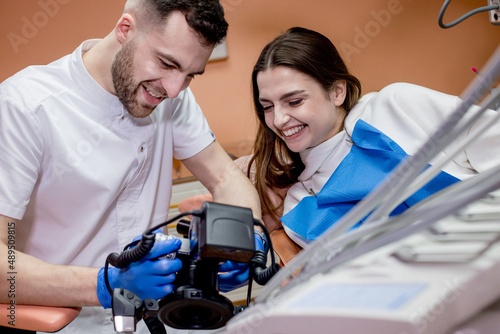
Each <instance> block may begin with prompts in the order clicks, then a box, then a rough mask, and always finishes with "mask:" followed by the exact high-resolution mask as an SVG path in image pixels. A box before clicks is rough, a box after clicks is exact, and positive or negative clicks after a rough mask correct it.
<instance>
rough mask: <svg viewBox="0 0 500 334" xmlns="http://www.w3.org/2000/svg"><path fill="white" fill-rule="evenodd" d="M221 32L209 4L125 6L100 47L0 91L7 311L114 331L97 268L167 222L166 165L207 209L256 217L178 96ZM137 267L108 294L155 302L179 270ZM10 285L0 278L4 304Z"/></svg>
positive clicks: (85, 47)
mask: <svg viewBox="0 0 500 334" xmlns="http://www.w3.org/2000/svg"><path fill="white" fill-rule="evenodd" d="M226 31H227V23H226V21H225V20H224V14H223V9H222V7H221V6H220V4H219V2H218V1H217V0H205V1H201V2H200V1H196V0H179V1H174V0H162V1H160V0H128V1H127V2H126V5H125V10H124V12H123V14H122V16H121V17H120V19H119V20H118V22H117V24H116V27H115V29H114V30H113V31H112V32H111V33H110V34H109V35H108V36H106V37H105V38H104V39H102V40H95V41H86V42H84V43H83V44H82V45H81V46H80V47H79V48H78V49H77V50H76V51H75V52H73V54H71V55H68V56H66V57H63V58H61V59H59V60H57V61H55V62H53V63H51V64H49V65H47V66H32V67H28V68H27V69H25V70H23V71H21V72H19V73H18V74H16V75H14V76H13V77H11V78H9V79H7V80H6V81H5V82H3V83H2V84H1V85H0V142H1V143H2V145H1V147H0V179H1V180H2V181H1V187H0V220H1V223H0V224H1V229H0V240H1V242H0V259H2V260H1V261H0V270H1V271H2V273H3V276H2V277H4V276H5V275H7V273H8V272H15V273H16V274H15V287H16V294H15V303H16V304H34V305H51V306H83V307H84V308H83V310H82V312H81V315H80V316H79V317H78V318H77V319H76V320H75V321H73V322H72V323H71V324H70V325H69V326H68V327H67V328H66V329H65V330H64V331H63V332H65V333H66V332H67V333H89V332H96V333H112V332H114V331H113V325H112V322H111V313H110V310H109V306H110V296H109V293H108V292H107V290H106V289H105V287H103V281H102V275H100V276H99V281H98V273H99V271H100V268H101V267H102V266H103V264H104V262H105V259H106V256H107V255H108V254H109V253H111V252H120V251H121V250H122V249H123V247H124V246H125V245H126V244H128V243H129V242H131V241H132V239H133V238H134V237H135V236H138V235H140V234H142V233H143V232H144V230H146V229H147V228H148V227H151V226H153V225H155V224H158V223H161V222H163V221H165V220H166V218H167V214H168V208H169V205H170V196H171V188H172V157H175V158H177V159H179V160H182V161H183V163H184V164H185V165H186V167H187V168H188V169H189V170H190V171H191V172H192V173H193V175H195V176H196V177H197V178H198V179H199V180H200V181H201V182H202V183H203V184H204V185H205V186H206V187H207V189H209V191H210V192H211V193H212V194H213V196H214V200H215V201H218V202H223V203H228V204H234V205H240V206H246V207H250V208H252V210H253V213H254V215H255V217H257V218H260V214H261V213H260V205H259V200H258V196H257V194H256V192H255V190H254V188H253V185H252V184H251V183H250V182H249V180H248V179H247V178H246V177H245V176H244V174H243V173H242V172H241V170H240V169H239V168H238V167H237V166H236V165H235V164H234V163H233V162H232V161H231V159H230V158H229V157H228V155H227V154H226V153H225V152H224V150H223V149H222V148H221V147H220V145H219V144H218V143H217V142H216V141H215V137H214V135H213V134H212V132H211V130H210V128H209V127H208V124H207V121H206V119H205V118H204V116H203V114H202V112H201V110H200V108H199V106H198V105H197V104H196V101H195V99H194V97H193V94H192V93H191V91H190V90H189V88H188V86H189V83H190V81H191V80H192V78H193V77H194V76H196V75H200V74H202V73H203V72H204V70H205V66H206V63H207V61H208V58H209V56H210V54H211V52H212V50H213V47H214V45H216V44H217V43H219V42H220V41H221V40H222V39H223V38H224V37H225V34H226ZM236 194H239V195H240V197H238V195H236ZM235 195H236V196H235ZM157 246H158V247H160V248H161V251H163V252H164V253H167V252H170V251H173V250H176V249H177V248H178V247H179V244H178V243H176V242H172V241H164V242H162V244H160V245H155V247H157ZM14 248H15V250H16V253H15V261H13V262H12V263H9V262H8V254H9V250H10V251H11V253H12V250H13V249H14ZM146 262H151V261H146ZM9 266H12V267H9ZM113 269H115V268H113ZM134 270H136V271H133V270H132V269H130V270H128V269H127V270H122V271H115V272H113V275H112V276H111V277H112V282H111V283H112V285H114V286H113V287H121V288H127V289H130V290H132V291H134V289H136V291H141V293H142V296H141V297H143V298H158V296H161V295H165V294H168V293H169V292H171V291H172V289H173V286H172V283H173V280H174V278H175V272H176V271H177V270H179V263H178V260H166V259H165V260H159V261H156V262H155V264H154V266H152V267H148V268H143V267H140V266H139V267H138V268H135V269H134ZM137 272H140V273H141V277H140V279H134V274H135V273H137ZM101 274H102V270H101ZM148 275H149V276H148ZM136 276H137V275H136ZM152 282H154V283H152ZM8 284H9V282H8V281H7V280H6V278H2V280H1V283H0V286H1V287H2V293H1V294H0V302H2V303H10V302H11V298H9V297H8V293H7V291H8V289H9V286H10V285H9V286H8ZM103 306H104V308H103ZM105 308H108V309H105Z"/></svg>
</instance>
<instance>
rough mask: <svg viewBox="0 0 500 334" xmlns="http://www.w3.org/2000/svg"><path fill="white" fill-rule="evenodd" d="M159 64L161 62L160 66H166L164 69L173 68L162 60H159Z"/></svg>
mask: <svg viewBox="0 0 500 334" xmlns="http://www.w3.org/2000/svg"><path fill="white" fill-rule="evenodd" d="M160 64H161V67H163V68H166V69H173V68H175V66H173V65H170V64H167V63H166V62H164V61H163V60H160Z"/></svg>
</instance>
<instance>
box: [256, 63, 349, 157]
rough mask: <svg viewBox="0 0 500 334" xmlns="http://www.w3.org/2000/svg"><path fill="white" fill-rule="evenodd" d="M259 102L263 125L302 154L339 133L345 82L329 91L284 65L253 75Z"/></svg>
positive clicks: (292, 149)
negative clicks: (264, 123)
mask: <svg viewBox="0 0 500 334" xmlns="http://www.w3.org/2000/svg"><path fill="white" fill-rule="evenodd" d="M257 85H258V89H259V102H260V104H261V105H262V110H263V112H264V117H265V121H266V125H267V126H268V127H269V128H270V129H271V130H272V131H274V133H276V135H277V136H278V137H280V138H281V139H282V140H283V141H284V142H285V144H286V145H287V147H288V148H289V149H290V150H291V151H292V152H297V153H298V152H302V151H304V150H305V149H307V148H310V147H314V146H316V145H318V144H321V143H322V142H324V141H326V140H328V139H330V138H332V137H333V136H335V135H336V134H337V133H339V132H340V131H341V130H342V126H343V122H344V118H345V115H346V112H345V110H344V109H343V107H342V104H343V102H344V99H345V91H346V89H345V83H344V82H338V83H337V84H336V85H335V86H334V87H333V88H332V89H330V91H325V90H324V89H323V87H322V86H321V85H320V84H319V83H318V82H317V81H316V80H315V79H314V78H312V77H311V76H309V75H306V74H304V73H302V72H300V71H297V70H294V69H292V68H290V67H286V66H276V67H272V68H269V69H267V70H265V71H262V72H259V73H258V74H257Z"/></svg>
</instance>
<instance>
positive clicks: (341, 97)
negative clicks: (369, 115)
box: [330, 80, 347, 107]
mask: <svg viewBox="0 0 500 334" xmlns="http://www.w3.org/2000/svg"><path fill="white" fill-rule="evenodd" d="M346 94H347V91H346V83H345V80H339V81H337V82H336V83H335V84H334V85H333V88H332V89H331V91H330V99H331V101H332V102H333V103H334V105H335V106H336V107H340V106H341V105H342V104H344V101H345V96H346Z"/></svg>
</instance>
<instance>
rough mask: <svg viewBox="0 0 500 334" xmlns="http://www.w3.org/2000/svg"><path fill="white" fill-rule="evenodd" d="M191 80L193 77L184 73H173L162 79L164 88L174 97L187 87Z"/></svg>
mask: <svg viewBox="0 0 500 334" xmlns="http://www.w3.org/2000/svg"><path fill="white" fill-rule="evenodd" d="M190 82H191V79H189V78H188V77H186V75H184V74H182V73H175V74H171V75H169V76H168V77H166V78H164V79H162V80H161V84H162V86H163V89H165V91H166V92H167V94H168V97H169V98H172V99H174V98H176V97H177V96H178V95H179V93H180V92H182V91H183V90H184V89H186V88H187V87H188V86H189V83H190Z"/></svg>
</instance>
